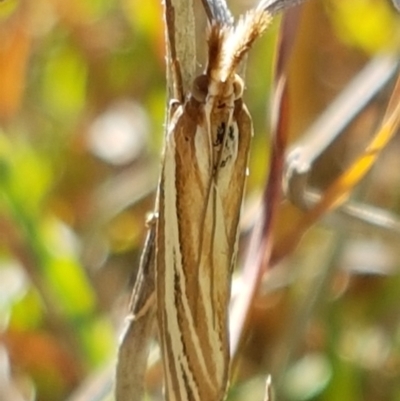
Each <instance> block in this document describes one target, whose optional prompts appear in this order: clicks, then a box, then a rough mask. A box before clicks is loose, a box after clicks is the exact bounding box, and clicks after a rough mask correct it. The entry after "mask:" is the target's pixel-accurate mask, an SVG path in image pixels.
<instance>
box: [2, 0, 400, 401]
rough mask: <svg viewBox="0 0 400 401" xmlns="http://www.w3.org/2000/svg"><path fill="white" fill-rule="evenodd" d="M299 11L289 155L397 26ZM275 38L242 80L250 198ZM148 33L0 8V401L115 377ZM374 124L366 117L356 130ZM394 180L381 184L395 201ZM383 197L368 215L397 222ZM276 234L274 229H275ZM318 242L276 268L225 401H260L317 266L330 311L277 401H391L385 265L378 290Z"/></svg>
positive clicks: (24, 8)
mask: <svg viewBox="0 0 400 401" xmlns="http://www.w3.org/2000/svg"><path fill="white" fill-rule="evenodd" d="M199 3H200V2H199ZM232 3H233V2H232ZM237 3H239V2H237ZM309 3H310V4H307V6H305V10H304V15H303V20H302V23H301V26H300V28H299V34H298V41H297V43H296V48H295V51H294V53H295V54H294V60H295V61H296V62H294V63H293V66H292V67H291V72H290V80H291V82H292V84H291V87H290V89H291V96H292V98H293V101H292V103H293V104H292V105H291V106H292V115H293V118H292V123H291V135H292V138H293V139H295V138H296V137H298V136H300V135H301V133H302V132H303V131H304V129H305V128H306V127H307V126H308V125H309V124H310V123H311V122H312V121H313V120H314V119H315V118H316V117H317V116H318V113H319V112H320V111H321V110H323V109H324V108H325V107H326V105H327V104H328V103H329V102H330V100H331V99H332V98H333V97H334V95H335V94H336V93H338V92H339V91H340V89H341V88H342V87H343V86H344V85H345V84H346V82H347V81H348V79H349V78H350V77H351V76H352V75H354V74H355V73H356V72H357V71H358V70H359V69H360V67H361V65H362V64H363V63H364V62H365V61H366V60H367V59H368V57H371V55H373V54H375V53H377V52H380V51H383V50H390V51H398V50H399V47H400V46H399V43H400V24H399V22H400V20H399V17H398V16H397V15H395V13H394V10H393V9H392V8H391V5H390V3H389V1H385V0H352V1H343V0H326V1H314V0H313V1H312V0H310V2H309ZM197 6H198V10H199V13H196V15H197V16H198V18H199V23H202V24H204V15H203V13H202V11H201V7H200V5H199V4H198V5H197ZM235 6H236V7H237V8H238V9H239V10H243V9H244V8H245V7H247V6H248V4H245V5H243V4H236V3H235ZM278 29H279V24H278V23H275V24H274V25H273V27H272V28H271V31H270V33H269V34H268V35H266V38H264V39H263V41H262V43H260V44H258V45H257V46H256V48H255V49H254V52H253V53H252V54H251V57H250V62H249V66H248V74H247V75H248V80H247V92H246V94H245V98H246V101H247V103H248V106H249V109H250V110H251V112H252V114H253V118H254V123H255V138H254V146H253V153H252V159H251V166H250V171H251V176H250V178H249V194H251V195H253V196H254V197H257V196H258V195H259V194H260V191H261V190H262V185H263V182H264V179H265V175H266V170H267V163H268V157H269V155H268V140H266V134H267V133H268V129H267V126H268V124H267V122H266V121H267V120H268V118H269V117H268V115H269V105H268V101H267V99H268V96H269V95H270V92H271V86H272V83H271V80H272V59H273V50H274V42H275V40H276V34H277V32H278ZM163 35H164V27H163V19H162V4H161V2H159V1H158V0H148V1H138V0H95V1H86V2H82V1H79V0H70V1H68V2H65V1H63V0H37V1H35V2H30V1H29V0H3V1H1V2H0V239H1V241H0V323H1V332H0V341H1V343H0V344H1V345H2V348H3V347H4V349H5V350H6V351H7V357H6V360H7V361H8V360H9V361H10V364H11V369H10V370H7V369H5V370H4V369H3V366H2V365H1V364H4V366H6V365H7V363H8V362H4V363H3V361H2V359H3V358H0V368H1V369H0V375H4V377H0V383H7V385H5V386H4V390H3V393H2V392H1V391H0V395H1V396H2V397H7V396H9V398H4V400H5V401H6V400H7V401H11V400H13V398H11V395H10V394H13V393H12V391H15V389H17V391H18V392H19V393H20V394H22V396H21V397H22V398H20V399H26V400H27V399H36V400H38V401H47V400H48V401H57V400H62V399H65V398H66V397H67V395H68V394H70V393H71V392H72V391H73V390H74V389H76V388H78V387H79V386H80V385H81V383H83V381H84V379H85V378H86V377H87V376H88V375H89V374H90V373H93V372H94V371H96V369H98V368H99V367H101V366H104V365H106V364H108V363H111V361H112V358H113V356H114V354H115V351H116V346H117V336H118V333H119V329H120V325H121V322H122V321H123V317H124V313H125V310H126V309H125V308H126V303H127V299H128V297H129V289H130V288H131V284H132V277H134V275H135V272H136V267H137V262H138V257H139V254H140V249H141V244H142V240H143V236H144V221H145V214H146V212H147V211H150V210H151V209H152V205H153V190H154V188H155V186H156V182H157V172H158V166H159V159H160V149H161V144H162V136H163V123H164V109H165V102H166V99H165V67H164V36H163ZM204 39H205V35H203V36H201V35H200V37H199V46H200V47H202V46H204V45H205V40H204ZM199 53H201V51H199ZM202 62H204V61H202ZM199 70H201V66H199ZM304 88H306V89H304ZM374 113H375V114H374ZM376 113H378V112H377V111H376V110H375V111H374V110H372V111H370V112H369V114H368V115H367V116H366V119H367V120H368V118H370V119H371V120H372V122H371V123H370V124H369V125H368V124H367V126H368V127H369V129H371V126H372V125H373V124H374V123H373V122H374V121H376ZM102 117H107V118H105V119H101V118H102ZM96 122H98V125H95V123H96ZM363 127H364V126H362V128H363ZM100 133H101V135H100ZM131 137H133V138H135V139H134V140H131ZM353 141H356V139H354V140H353ZM348 146H349V147H350V148H351V146H352V143H350V144H348ZM397 146H398V144H397ZM99 149H100V150H99ZM394 149H396V148H395V147H394ZM119 155H121V156H119ZM122 155H123V158H122ZM341 155H342V153H340V152H339V153H338V154H336V156H335V157H336V160H338V159H340V156H341ZM338 164H340V160H339V162H338ZM325 168H326V169H327V170H329V168H327V167H325ZM386 171H387V170H386ZM326 174H327V175H328V176H329V171H326ZM380 174H381V176H384V175H385V172H384V171H383V172H381V173H380ZM395 178H396V179H397V181H396V179H393V180H392V181H390V183H389V184H390V185H389V186H390V187H391V188H390V190H391V191H392V192H394V193H397V195H398V193H399V186H398V182H399V176H398V175H397V176H396V177H395ZM396 184H397V186H395V185H396ZM393 197H394V198H393V199H394V201H393V202H392V203H390V202H389V205H388V204H386V203H385V202H382V207H388V208H395V207H396V202H397V201H398V198H397V197H396V195H393ZM372 200H373V201H375V200H376V199H372ZM377 202H379V199H378V201H377ZM393 203H394V204H395V206H394V207H393ZM399 209H400V207H398V203H397V210H399ZM290 224H291V223H290V215H289V214H288V215H287V216H286V219H285V218H283V219H282V221H281V223H280V225H281V227H290ZM319 230H321V231H319V232H318V234H317V235H315V233H314V236H312V234H311V236H308V237H307V239H306V241H305V243H303V244H302V248H301V249H300V250H299V251H298V253H297V254H296V259H293V260H292V261H291V262H290V263H291V264H292V265H291V269H292V270H293V271H295V273H287V271H286V270H284V268H282V269H283V271H286V273H285V274H287V277H286V279H285V280H286V281H285V280H284V281H285V282H286V283H287V284H286V285H285V286H283V288H279V289H278V290H276V291H275V292H273V293H272V295H271V294H269V295H268V296H266V297H265V298H266V302H265V304H263V303H262V299H261V300H260V305H259V309H260V310H259V311H258V312H256V316H258V318H257V317H256V318H255V319H254V323H253V328H252V336H251V338H250V339H249V342H248V344H247V345H246V347H245V350H244V357H243V363H242V373H241V374H240V384H238V385H237V386H235V387H234V388H233V389H232V395H231V398H230V399H232V400H233V399H234V400H249V399H252V400H256V399H261V396H259V395H258V394H259V393H258V392H259V390H260V389H261V388H262V386H263V380H261V379H259V378H260V377H261V375H265V373H266V372H267V371H270V370H272V371H275V372H279V368H277V366H278V365H279V362H277V360H279V358H280V356H282V349H284V348H285V344H287V343H285V340H287V339H288V330H290V327H291V326H290V324H291V322H293V321H295V319H294V317H293V316H295V315H296V313H297V312H298V306H299V305H302V302H305V300H306V299H307V294H306V292H307V291H309V293H312V292H313V286H314V281H313V280H314V278H315V276H316V275H317V274H318V272H319V271H321V269H322V270H323V266H325V265H329V264H335V266H336V267H337V268H338V269H337V270H338V271H337V272H336V274H334V275H332V276H334V277H333V278H332V281H330V285H328V286H327V288H326V292H327V293H328V294H329V296H327V298H324V301H321V304H320V305H319V307H318V308H316V309H317V310H315V311H314V314H313V315H312V319H311V320H310V323H309V325H308V328H307V329H305V330H304V332H303V333H302V339H301V340H299V342H298V343H297V345H296V350H295V352H294V356H291V359H290V362H288V364H287V365H285V375H283V376H284V378H283V379H282V380H283V382H284V387H285V388H286V390H281V391H280V393H279V394H280V395H281V397H282V399H287V400H293V401H297V400H326V401H328V400H332V401H333V400H341V401H346V400H352V401H354V400H378V399H379V400H393V401H395V400H399V399H400V385H399V383H400V382H399V378H400V377H399V372H400V370H399V366H400V347H399V346H400V343H399V333H400V325H399V316H400V313H399V312H400V310H399V308H398V298H397V297H398V293H399V289H400V287H399V277H398V268H399V263H398V261H399V259H398V258H397V259H396V258H394V261H393V260H392V259H390V263H389V265H390V268H391V269H390V274H388V273H386V272H385V271H383V272H380V273H379V274H375V273H371V272H368V271H367V273H365V274H360V273H357V272H355V271H351V268H349V267H348V266H346V261H343V260H342V261H341V262H340V263H338V262H337V260H336V261H335V260H334V258H333V257H332V258H331V259H330V256H329V255H333V254H334V253H337V252H342V251H343V248H342V249H339V245H338V244H339V243H340V241H339V240H338V238H337V237H335V238H333V239H332V230H331V229H327V228H324V229H321V228H319ZM342 234H343V233H342ZM357 235H359V236H363V235H365V236H366V237H367V238H368V240H369V239H370V238H371V237H373V238H375V237H374V236H375V234H374V233H372V234H371V233H370V232H368V233H363V232H361V233H359V232H357ZM364 241H365V242H364V243H363V244H364V247H365V246H366V247H368V244H369V242H368V241H367V240H365V238H364ZM379 241H380V242H382V241H383V240H382V239H379V240H378V242H379ZM389 243H390V241H389ZM341 246H343V244H342V245H341ZM316 249H317V251H316ZM364 249H365V248H363V250H361V251H360V252H361V253H363V252H364ZM321 250H323V252H322V251H321ZM393 253H394V254H395V255H396V256H397V257H398V256H399V255H398V254H396V252H395V251H393V246H392V248H391V252H389V258H390V257H392V256H393ZM350 259H351V258H350ZM316 261H317V262H316ZM347 262H349V260H347ZM350 262H352V263H353V265H354V263H355V262H354V261H352V260H350ZM350 262H349V264H350V265H351V264H352V263H350ZM338 264H341V266H339V267H338V266H337V265H338ZM378 264H379V263H378ZM282 269H281V270H282ZM340 269H342V270H340ZM292 281H293V282H295V284H289V283H290V282H292ZM270 305H274V307H273V308H271V306H270ZM264 312H266V313H264ZM282 320H284V322H287V324H286V323H283V322H282ZM288 327H289V329H288ZM292 329H293V327H292ZM289 337H290V336H289ZM366 351H371V353H370V354H368V353H367V352H366ZM282 359H284V358H282ZM286 368H287V369H286ZM3 370H4V372H3ZM157 386H158V388H160V381H158V382H157V385H154V387H157ZM257 391H258V392H257ZM253 394H254V396H253ZM0 398H1V397H0Z"/></svg>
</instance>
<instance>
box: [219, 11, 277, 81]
mask: <svg viewBox="0 0 400 401" xmlns="http://www.w3.org/2000/svg"><path fill="white" fill-rule="evenodd" d="M271 21H272V16H271V14H270V13H269V12H268V11H264V10H260V9H255V10H251V11H249V12H247V13H246V14H245V15H244V16H243V17H241V18H240V19H239V21H238V23H237V25H236V26H235V27H234V28H233V27H232V28H227V29H229V30H230V32H229V34H228V35H226V40H225V41H224V43H223V48H222V55H223V63H222V66H221V67H222V71H221V78H222V80H223V81H224V80H226V79H228V77H229V76H231V75H232V74H233V73H234V72H235V70H236V69H237V67H238V65H239V64H240V62H241V61H242V60H243V58H244V56H245V55H246V53H247V52H248V51H249V49H250V48H251V46H252V44H253V42H254V41H255V40H256V39H257V38H258V37H259V36H261V35H262V34H263V33H264V32H265V31H266V29H267V28H268V26H269V25H270V23H271Z"/></svg>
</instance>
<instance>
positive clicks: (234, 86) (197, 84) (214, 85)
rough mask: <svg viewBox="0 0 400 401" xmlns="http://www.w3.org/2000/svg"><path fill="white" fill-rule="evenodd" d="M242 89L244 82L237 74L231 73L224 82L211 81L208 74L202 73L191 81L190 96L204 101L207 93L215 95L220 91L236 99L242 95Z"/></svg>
mask: <svg viewBox="0 0 400 401" xmlns="http://www.w3.org/2000/svg"><path fill="white" fill-rule="evenodd" d="M221 89H222V90H221ZM243 90H244V82H243V79H242V78H241V77H240V76H239V75H238V74H233V75H232V77H231V78H230V79H228V80H227V81H226V82H213V81H212V80H211V79H210V77H209V76H208V75H206V74H202V75H199V76H198V77H197V78H195V79H194V81H193V85H192V96H193V97H194V98H195V99H196V100H197V101H198V102H200V103H204V102H205V101H206V100H207V96H209V95H210V96H217V95H221V93H223V94H224V95H225V97H227V98H228V97H229V98H231V97H233V98H234V100H236V99H239V98H241V97H242V95H243Z"/></svg>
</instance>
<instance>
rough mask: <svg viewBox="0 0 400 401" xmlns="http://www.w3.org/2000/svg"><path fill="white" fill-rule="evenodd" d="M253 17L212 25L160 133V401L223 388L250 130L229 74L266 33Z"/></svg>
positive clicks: (191, 399) (214, 397)
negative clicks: (198, 64) (200, 61)
mask: <svg viewBox="0 0 400 401" xmlns="http://www.w3.org/2000/svg"><path fill="white" fill-rule="evenodd" d="M270 20H271V15H270V13H268V12H266V11H263V10H260V9H256V10H252V11H249V12H248V13H247V14H245V15H244V16H243V17H242V18H241V19H240V20H239V21H238V23H237V24H236V26H233V25H224V24H222V23H218V22H213V23H212V24H211V26H210V28H209V32H208V62H207V66H206V69H205V72H204V74H202V75H200V76H199V77H197V78H196V79H195V80H194V82H193V88H192V91H191V93H190V94H189V95H188V96H187V98H186V100H185V101H184V102H183V104H179V105H178V106H175V107H174V111H173V113H172V116H171V118H170V121H169V126H168V129H167V136H166V144H165V148H164V155H163V163H162V173H161V180H160V185H159V192H158V195H157V205H158V221H157V227H156V238H157V239H156V298H157V323H158V327H159V336H160V344H161V351H162V355H163V365H164V375H165V392H166V399H167V400H168V401H221V400H222V399H224V396H225V393H226V388H227V384H228V378H229V364H230V356H229V333H228V305H229V298H230V286H231V274H232V270H233V267H234V265H235V262H236V254H237V242H238V224H239V217H240V209H241V204H242V200H243V192H244V188H245V181H246V175H247V169H248V158H249V150H250V142H251V137H252V132H253V128H252V121H251V117H250V115H249V113H248V111H247V108H246V106H245V105H244V103H243V100H242V94H243V89H244V84H243V81H242V79H241V78H240V77H239V76H238V75H237V69H238V66H239V64H240V63H241V61H242V60H243V58H244V57H245V55H246V54H247V53H248V51H249V49H250V47H251V45H252V44H253V42H254V41H255V40H256V39H257V37H259V36H260V35H261V34H262V33H263V32H264V31H265V30H266V28H267V26H268V25H269V23H270Z"/></svg>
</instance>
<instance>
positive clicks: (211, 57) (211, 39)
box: [206, 22, 227, 76]
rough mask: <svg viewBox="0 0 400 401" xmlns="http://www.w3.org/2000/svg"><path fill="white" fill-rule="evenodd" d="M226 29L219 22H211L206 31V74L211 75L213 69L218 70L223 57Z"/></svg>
mask: <svg viewBox="0 0 400 401" xmlns="http://www.w3.org/2000/svg"><path fill="white" fill-rule="evenodd" d="M226 34H227V29H226V28H225V27H223V26H222V25H221V24H220V23H217V22H213V24H212V25H211V26H210V29H209V33H208V39H207V41H208V63H207V69H206V74H207V75H209V76H212V74H213V72H214V71H218V70H219V69H220V68H221V66H222V61H223V59H224V42H225V38H226Z"/></svg>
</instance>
